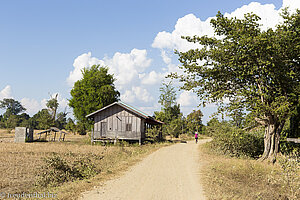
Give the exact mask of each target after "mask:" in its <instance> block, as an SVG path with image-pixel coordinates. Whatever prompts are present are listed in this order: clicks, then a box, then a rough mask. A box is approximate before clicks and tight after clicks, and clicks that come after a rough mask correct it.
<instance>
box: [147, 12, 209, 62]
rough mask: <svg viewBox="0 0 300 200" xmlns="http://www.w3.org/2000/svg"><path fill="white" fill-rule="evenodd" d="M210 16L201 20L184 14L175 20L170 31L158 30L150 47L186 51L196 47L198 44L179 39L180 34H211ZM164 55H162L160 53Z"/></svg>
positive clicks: (192, 15)
mask: <svg viewBox="0 0 300 200" xmlns="http://www.w3.org/2000/svg"><path fill="white" fill-rule="evenodd" d="M210 19H211V18H209V19H207V20H206V21H201V20H200V19H199V18H197V17H196V16H195V15H194V14H188V15H185V16H184V17H182V18H179V19H178V20H177V23H176V25H175V29H174V31H173V32H172V33H168V32H166V31H162V32H159V33H158V34H157V36H156V37H155V39H154V41H153V43H152V47H153V48H159V49H169V50H173V49H177V50H179V51H187V50H189V49H191V48H198V47H199V44H194V43H190V42H187V41H186V40H184V39H181V36H194V35H199V36H200V35H210V36H212V35H213V29H212V27H211V26H210V25H209V21H210ZM162 56H164V55H162Z"/></svg>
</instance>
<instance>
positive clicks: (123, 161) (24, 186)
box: [0, 133, 166, 199]
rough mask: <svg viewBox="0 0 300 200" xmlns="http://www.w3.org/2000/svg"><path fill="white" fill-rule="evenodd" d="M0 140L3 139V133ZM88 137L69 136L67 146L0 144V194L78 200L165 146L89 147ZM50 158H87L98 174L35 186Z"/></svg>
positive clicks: (52, 144)
mask: <svg viewBox="0 0 300 200" xmlns="http://www.w3.org/2000/svg"><path fill="white" fill-rule="evenodd" d="M9 135H11V134H9ZM0 136H4V133H1V134H0ZM87 137H88V136H78V135H75V136H74V135H68V136H67V137H66V142H33V143H25V144H15V143H7V142H2V143H1V144H0V145H1V148H0V179H1V182H0V192H6V193H22V192H54V193H56V194H57V197H58V198H59V199H77V198H78V196H79V195H80V194H81V193H82V192H83V191H86V190H90V189H92V188H93V187H94V186H97V185H99V182H101V181H104V180H106V179H109V178H112V177H114V176H117V175H120V173H122V172H123V171H124V170H126V169H127V168H128V167H129V166H131V165H133V164H134V163H136V162H137V161H139V160H140V159H141V158H143V157H144V156H146V155H147V154H149V153H151V152H153V151H155V150H156V149H158V148H159V147H161V146H164V145H166V144H156V145H150V144H149V145H143V146H138V145H129V146H108V147H105V146H101V145H93V146H92V145H90V144H89V142H88V138H87ZM53 155H59V156H60V157H61V158H63V159H65V160H66V161H72V160H75V159H76V158H78V157H89V158H90V160H91V162H93V163H94V164H95V165H96V167H97V170H98V171H100V173H99V174H97V175H96V176H94V177H92V178H90V179H87V180H77V181H75V182H67V183H64V184H62V185H59V186H56V187H49V188H43V187H41V186H39V185H36V182H37V180H38V178H39V175H41V173H42V171H41V170H42V169H44V168H43V166H44V165H45V160H44V158H46V157H51V156H53Z"/></svg>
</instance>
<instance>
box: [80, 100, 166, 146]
mask: <svg viewBox="0 0 300 200" xmlns="http://www.w3.org/2000/svg"><path fill="white" fill-rule="evenodd" d="M86 117H87V118H90V119H92V120H93V121H94V126H93V128H92V133H91V141H92V142H94V141H102V140H116V139H121V140H136V141H139V143H140V144H141V143H142V141H144V140H145V138H146V134H145V133H146V130H147V128H150V127H152V126H154V125H162V124H163V122H160V121H158V120H155V119H154V118H153V117H151V116H149V115H147V114H145V113H143V112H142V111H139V110H138V109H136V108H134V107H132V106H130V105H128V104H126V103H124V102H121V101H119V102H115V103H112V104H110V105H108V106H106V107H104V108H102V109H100V110H97V111H95V112H93V113H91V114H89V115H87V116H86Z"/></svg>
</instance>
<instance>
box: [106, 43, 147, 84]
mask: <svg viewBox="0 0 300 200" xmlns="http://www.w3.org/2000/svg"><path fill="white" fill-rule="evenodd" d="M104 62H105V64H106V65H107V66H108V67H109V71H110V73H113V74H114V75H115V77H116V79H117V81H116V85H117V86H119V87H120V88H124V87H125V88H126V85H127V86H128V85H130V84H131V83H132V81H137V80H138V79H139V74H140V73H142V72H144V71H145V69H147V68H148V67H149V66H150V64H151V62H152V60H151V59H149V58H147V51H146V50H139V49H132V50H131V52H130V53H120V52H117V53H115V54H114V56H113V57H112V58H104Z"/></svg>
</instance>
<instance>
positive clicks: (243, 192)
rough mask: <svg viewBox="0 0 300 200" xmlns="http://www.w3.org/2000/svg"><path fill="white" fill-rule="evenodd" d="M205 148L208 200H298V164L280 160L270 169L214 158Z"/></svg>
mask: <svg viewBox="0 0 300 200" xmlns="http://www.w3.org/2000/svg"><path fill="white" fill-rule="evenodd" d="M208 146H209V145H207V144H206V145H203V146H200V152H201V162H202V161H204V162H205V163H203V168H202V170H203V171H202V173H201V174H202V179H201V180H202V184H203V186H204V191H205V192H206V195H207V197H208V199H243V200H248V199H249V200H250V199H251V200H252V199H264V200H265V199H266V200H269V199H270V200H271V199H272V200H273V199H295V200H296V199H300V163H299V161H298V163H297V162H294V161H293V160H291V159H288V158H284V157H281V158H279V159H278V162H277V164H275V165H273V164H268V163H265V162H259V161H256V160H250V159H237V158H232V157H226V156H223V155H216V154H215V153H212V152H211V151H210V150H209V148H208Z"/></svg>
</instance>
